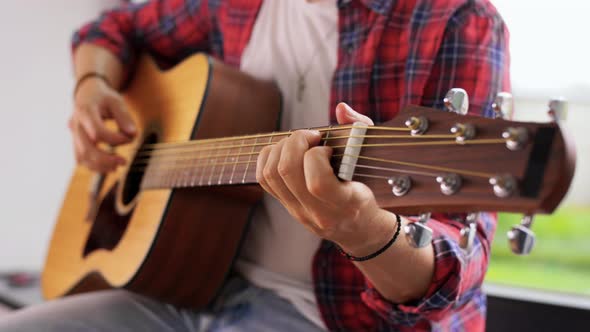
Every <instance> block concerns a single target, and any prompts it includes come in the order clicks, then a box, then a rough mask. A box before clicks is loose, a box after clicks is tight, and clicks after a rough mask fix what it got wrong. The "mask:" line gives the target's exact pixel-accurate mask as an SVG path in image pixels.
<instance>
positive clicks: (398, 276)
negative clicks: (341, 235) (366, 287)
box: [341, 210, 435, 303]
mask: <svg viewBox="0 0 590 332" xmlns="http://www.w3.org/2000/svg"><path fill="white" fill-rule="evenodd" d="M395 220H396V218H395V215H393V214H392V213H391V212H388V211H386V210H380V211H379V213H377V214H376V216H375V218H374V220H371V221H370V222H368V223H367V227H370V228H371V230H370V231H369V232H367V234H373V235H374V236H372V237H371V238H369V239H363V240H362V241H360V242H358V243H360V244H359V245H353V244H349V245H346V244H342V245H341V246H342V249H343V250H345V251H346V252H348V253H350V254H352V255H354V256H364V255H367V254H370V253H372V252H375V251H377V250H378V249H379V248H381V247H383V245H384V244H385V243H387V242H388V241H389V240H390V239H391V238H392V236H393V234H394V232H395V230H396V228H397V225H396V221H395ZM401 221H402V225H401V228H402V229H403V227H404V225H406V224H407V223H408V222H409V221H408V220H407V219H406V218H403V217H402V218H401ZM434 263H435V262H434V250H433V248H432V245H429V246H426V247H424V248H414V247H411V246H410V245H409V243H408V241H405V239H404V238H403V234H402V235H400V236H399V237H398V239H397V240H396V241H395V243H394V244H393V245H392V246H391V247H389V248H388V249H387V250H386V251H385V252H383V253H382V254H380V255H379V256H377V257H375V258H372V259H370V260H367V261H364V262H355V265H356V266H357V267H358V268H359V270H360V271H362V272H363V274H364V275H365V276H366V278H367V279H368V280H370V281H371V283H372V284H373V285H374V286H375V288H376V289H377V290H378V291H379V292H380V293H381V295H383V297H385V298H386V299H388V300H390V301H392V302H395V303H406V302H408V301H411V300H417V299H420V298H422V297H423V296H424V295H425V294H426V292H427V290H428V287H429V286H430V285H431V282H432V277H433V274H434Z"/></svg>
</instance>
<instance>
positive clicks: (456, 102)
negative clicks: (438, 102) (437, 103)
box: [443, 88, 469, 115]
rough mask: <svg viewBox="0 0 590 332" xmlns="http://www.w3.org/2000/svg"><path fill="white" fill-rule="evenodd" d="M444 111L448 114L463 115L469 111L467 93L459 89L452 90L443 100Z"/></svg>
mask: <svg viewBox="0 0 590 332" xmlns="http://www.w3.org/2000/svg"><path fill="white" fill-rule="evenodd" d="M443 103H444V105H445V109H446V110H447V111H449V112H454V113H457V114H461V115H465V114H467V111H468V110H469V97H468V96H467V91H465V90H463V89H460V88H452V89H451V90H449V92H447V94H446V95H445V98H444V99H443Z"/></svg>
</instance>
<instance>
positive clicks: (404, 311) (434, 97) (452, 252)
mask: <svg viewBox="0 0 590 332" xmlns="http://www.w3.org/2000/svg"><path fill="white" fill-rule="evenodd" d="M493 12H495V11H493ZM508 62H509V61H508V33H507V30H506V28H505V25H504V23H503V21H502V19H501V18H500V17H499V16H497V15H496V16H494V17H491V16H490V15H489V11H486V12H485V13H484V12H480V11H478V10H477V8H475V10H474V8H473V7H469V8H464V10H461V9H460V10H458V11H457V13H455V15H453V17H452V18H451V20H450V21H449V24H448V26H447V29H446V31H445V35H444V39H443V41H442V44H441V45H440V51H439V53H438V56H437V58H436V62H435V65H434V67H433V69H432V71H431V75H430V78H429V80H428V82H427V84H426V87H425V90H424V95H423V97H422V104H423V105H425V106H433V107H437V108H442V107H443V105H442V99H443V97H444V94H446V92H447V91H448V90H449V89H450V88H453V87H461V88H463V89H465V90H466V91H467V93H468V95H469V98H470V110H469V112H470V113H471V114H476V115H481V116H491V115H492V114H493V111H492V107H491V105H492V102H493V98H494V96H495V95H496V93H498V92H499V91H507V90H509V89H510V86H509V76H508ZM454 217H457V216H450V215H444V214H439V215H433V219H431V220H430V221H429V223H428V225H429V227H431V228H432V229H433V241H432V244H433V248H434V252H435V272H434V277H433V280H432V283H431V285H430V287H429V289H428V291H427V293H426V295H425V296H424V297H423V298H422V299H420V300H418V301H416V302H415V303H406V304H395V303H392V302H390V301H388V300H386V299H385V298H383V297H382V296H381V295H380V294H379V293H378V291H377V290H376V289H375V288H374V287H373V286H372V285H370V284H369V287H368V289H367V291H365V292H364V293H363V294H362V299H363V301H364V302H365V304H366V305H368V306H369V307H370V308H371V309H373V310H375V311H376V312H377V313H378V314H379V316H381V317H382V318H384V319H385V320H386V321H387V322H389V323H390V324H392V325H393V326H414V327H416V325H417V324H418V325H419V322H420V321H423V320H424V319H426V320H429V321H438V322H441V321H443V320H445V319H446V318H448V317H452V316H449V315H448V313H449V311H453V310H457V309H459V308H461V307H463V306H465V305H470V304H469V303H473V301H475V300H477V299H474V296H477V294H479V292H478V290H479V289H480V287H481V284H482V282H483V279H484V276H485V272H486V270H487V266H488V259H489V255H490V245H491V241H492V238H493V234H494V232H495V228H496V222H497V218H496V214H495V213H481V214H480V218H479V220H478V222H477V236H476V239H475V243H474V247H473V250H472V251H471V252H469V253H468V252H466V251H465V250H463V249H461V248H460V247H459V245H458V239H459V232H460V229H461V228H462V224H461V223H460V222H458V221H456V218H454ZM478 301H479V300H478ZM472 309H474V310H475V311H477V307H473V308H472ZM470 310H471V309H470ZM461 320H462V323H461V324H462V325H461V326H463V327H465V330H468V331H473V330H483V328H484V327H483V326H479V325H480V324H481V322H482V320H474V321H473V323H474V324H476V325H478V326H470V325H469V324H470V323H469V321H468V319H467V317H462V318H461ZM443 325H444V324H443Z"/></svg>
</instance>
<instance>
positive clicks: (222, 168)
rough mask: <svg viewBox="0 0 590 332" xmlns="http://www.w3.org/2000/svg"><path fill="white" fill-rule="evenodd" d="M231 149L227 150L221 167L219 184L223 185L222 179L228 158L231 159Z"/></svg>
mask: <svg viewBox="0 0 590 332" xmlns="http://www.w3.org/2000/svg"><path fill="white" fill-rule="evenodd" d="M232 144H233V143H232ZM231 149H232V148H227V153H226V155H225V159H224V160H223V165H222V166H221V171H220V172H219V180H217V184H221V178H222V177H223V172H224V171H225V165H226V164H227V157H229V154H230V152H231Z"/></svg>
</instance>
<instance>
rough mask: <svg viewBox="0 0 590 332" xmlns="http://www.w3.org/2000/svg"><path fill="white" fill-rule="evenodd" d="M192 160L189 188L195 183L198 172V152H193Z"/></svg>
mask: <svg viewBox="0 0 590 332" xmlns="http://www.w3.org/2000/svg"><path fill="white" fill-rule="evenodd" d="M194 157H195V158H194V159H191V163H192V162H194V164H193V165H192V169H193V171H192V172H191V173H192V175H191V176H190V178H191V187H194V186H195V183H196V182H197V172H198V171H199V164H200V163H199V160H200V159H199V157H200V154H199V153H198V152H195V154H194Z"/></svg>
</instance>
